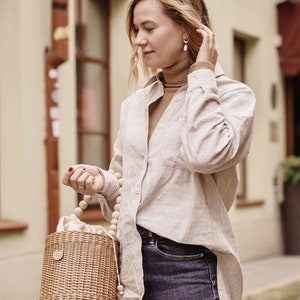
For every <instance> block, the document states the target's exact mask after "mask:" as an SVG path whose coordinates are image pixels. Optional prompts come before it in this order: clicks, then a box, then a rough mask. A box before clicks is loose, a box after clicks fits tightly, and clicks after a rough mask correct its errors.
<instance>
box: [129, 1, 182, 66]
mask: <svg viewBox="0 0 300 300" xmlns="http://www.w3.org/2000/svg"><path fill="white" fill-rule="evenodd" d="M133 26H134V28H135V30H136V40H135V44H136V45H137V46H139V47H140V48H141V50H142V53H143V57H144V60H145V62H146V63H147V65H148V67H150V68H154V69H156V68H161V69H165V68H168V67H171V66H173V65H175V64H176V63H177V62H179V61H181V60H183V59H186V58H187V57H188V54H187V52H185V51H183V45H184V43H183V38H184V29H183V28H182V27H180V26H179V25H178V24H176V23H175V22H174V21H173V20H172V19H171V18H170V17H168V16H167V15H166V14H164V12H163V7H162V4H161V3H160V2H159V0H142V1H140V2H139V3H138V4H137V5H136V7H135V8H134V11H133Z"/></svg>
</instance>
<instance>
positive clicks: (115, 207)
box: [114, 203, 120, 211]
mask: <svg viewBox="0 0 300 300" xmlns="http://www.w3.org/2000/svg"><path fill="white" fill-rule="evenodd" d="M114 210H116V211H120V204H119V203H117V204H116V205H115V206H114Z"/></svg>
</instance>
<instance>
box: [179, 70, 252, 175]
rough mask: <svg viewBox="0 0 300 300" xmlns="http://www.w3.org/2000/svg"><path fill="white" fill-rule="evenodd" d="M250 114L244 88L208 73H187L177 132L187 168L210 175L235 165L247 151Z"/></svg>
mask: <svg viewBox="0 0 300 300" xmlns="http://www.w3.org/2000/svg"><path fill="white" fill-rule="evenodd" d="M254 111H255V96H254V93H253V91H252V90H251V89H250V88H249V87H248V86H246V85H245V84H243V83H241V82H238V81H234V80H232V79H230V78H228V77H226V76H225V75H221V76H219V77H217V78H216V77H215V74H214V72H213V71H211V70H208V69H200V70H195V71H194V72H192V73H190V74H189V75H188V89H187V95H186V101H185V108H184V116H183V120H184V125H183V126H182V131H181V136H182V141H183V146H182V149H181V152H182V155H183V157H184V159H185V161H186V164H187V165H188V166H189V168H190V169H191V170H192V171H193V172H200V173H203V174H210V173H216V172H219V171H222V170H224V169H226V168H228V167H231V166H233V165H236V164H238V163H239V162H240V161H241V160H242V159H243V158H244V157H245V156H246V155H247V154H248V152H249V149H250V143H251V138H252V132H253V119H254Z"/></svg>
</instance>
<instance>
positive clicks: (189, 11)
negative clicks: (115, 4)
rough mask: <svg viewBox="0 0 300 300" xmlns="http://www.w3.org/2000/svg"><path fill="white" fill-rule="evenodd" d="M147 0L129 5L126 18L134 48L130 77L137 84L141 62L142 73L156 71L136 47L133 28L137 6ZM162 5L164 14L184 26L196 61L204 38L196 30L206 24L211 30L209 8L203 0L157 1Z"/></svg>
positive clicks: (190, 50)
mask: <svg viewBox="0 0 300 300" xmlns="http://www.w3.org/2000/svg"><path fill="white" fill-rule="evenodd" d="M141 1H145V0H132V1H131V2H130V3H129V6H128V11H127V18H126V30H127V34H128V37H129V41H130V44H131V47H132V55H131V60H130V77H129V81H130V82H131V83H133V82H137V80H138V77H139V74H138V64H139V62H141V66H142V71H143V73H144V75H146V76H149V75H150V74H153V73H154V72H155V71H156V70H152V69H150V68H148V66H147V65H146V63H145V61H144V60H143V57H142V55H141V53H140V51H139V50H140V49H139V47H138V46H136V45H135V38H136V30H135V29H134V26H133V12H134V8H135V7H136V5H137V4H138V3H139V2H141ZM157 1H159V2H160V3H161V4H162V7H163V11H164V13H165V14H166V15H167V16H169V17H170V18H171V19H172V20H173V21H174V22H175V23H176V24H178V25H179V26H182V27H183V28H184V29H185V30H186V32H187V34H188V36H189V38H188V40H189V48H188V49H189V50H188V53H189V56H190V59H191V61H192V62H194V61H196V58H197V54H198V51H199V49H200V46H201V44H202V37H201V35H200V34H196V29H197V28H199V27H200V25H201V24H204V25H206V26H208V27H209V28H211V24H210V20H209V15H208V10H207V7H206V5H205V3H204V1H203V0H157Z"/></svg>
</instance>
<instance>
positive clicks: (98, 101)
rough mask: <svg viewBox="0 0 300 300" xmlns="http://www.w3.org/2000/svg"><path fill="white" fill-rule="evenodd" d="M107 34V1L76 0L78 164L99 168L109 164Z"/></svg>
mask: <svg viewBox="0 0 300 300" xmlns="http://www.w3.org/2000/svg"><path fill="white" fill-rule="evenodd" d="M108 31H109V1H108V0H107V1H104V0H101V1H99V0H77V1H76V74H77V128H78V162H79V163H85V164H91V165H97V166H101V167H103V168H107V167H108V164H109V161H110V100H109V32H108ZM81 197H82V196H81ZM80 199H81V198H80Z"/></svg>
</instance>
